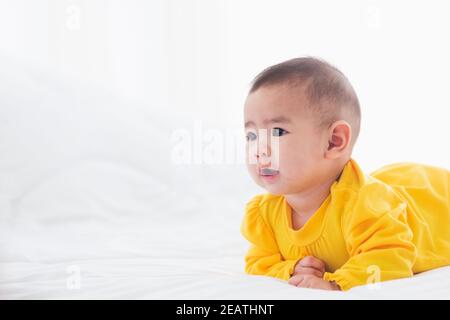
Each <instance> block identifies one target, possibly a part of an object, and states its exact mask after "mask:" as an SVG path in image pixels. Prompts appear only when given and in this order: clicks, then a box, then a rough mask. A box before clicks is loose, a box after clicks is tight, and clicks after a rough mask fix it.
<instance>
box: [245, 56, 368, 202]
mask: <svg viewBox="0 0 450 320" xmlns="http://www.w3.org/2000/svg"><path fill="white" fill-rule="evenodd" d="M244 118H245V130H246V138H247V166H248V169H249V172H250V175H251V176H252V178H253V179H254V180H255V181H256V183H257V184H258V185H260V186H261V187H263V188H265V189H266V190H267V191H269V192H270V193H273V194H283V195H287V194H294V193H300V192H305V191H308V190H313V189H314V188H316V187H320V186H323V185H324V184H325V183H327V182H330V181H334V180H336V178H337V177H338V176H339V174H340V172H341V171H342V168H343V167H344V165H345V163H347V161H348V160H349V159H350V157H351V153H352V149H353V146H354V144H355V142H356V139H357V137H358V133H359V129H360V121H361V111H360V107H359V102H358V97H357V96H356V93H355V91H354V89H353V87H352V86H351V84H350V82H349V81H348V80H347V78H346V77H345V76H344V74H342V72H340V71H339V70H338V69H336V68H335V67H333V66H331V65H330V64H328V63H326V62H324V61H322V60H319V59H316V58H312V57H304V58H296V59H292V60H288V61H285V62H282V63H280V64H277V65H274V66H271V67H269V68H267V69H265V70H264V71H262V72H261V73H260V74H259V75H258V76H256V78H255V79H254V81H253V82H252V86H251V88H250V92H249V94H248V96H247V99H246V101H245V107H244Z"/></svg>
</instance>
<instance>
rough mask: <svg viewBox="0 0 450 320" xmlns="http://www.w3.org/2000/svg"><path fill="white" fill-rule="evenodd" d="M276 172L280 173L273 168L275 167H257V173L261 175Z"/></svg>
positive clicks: (270, 174) (272, 174)
mask: <svg viewBox="0 0 450 320" xmlns="http://www.w3.org/2000/svg"><path fill="white" fill-rule="evenodd" d="M278 173H280V171H278V170H275V169H271V168H262V169H259V174H260V175H261V176H275V175H277V174H278Z"/></svg>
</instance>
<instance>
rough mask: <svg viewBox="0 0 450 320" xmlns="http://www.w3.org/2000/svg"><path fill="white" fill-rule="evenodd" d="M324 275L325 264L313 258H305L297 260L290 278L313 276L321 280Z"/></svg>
mask: <svg viewBox="0 0 450 320" xmlns="http://www.w3.org/2000/svg"><path fill="white" fill-rule="evenodd" d="M324 273H325V263H323V261H322V260H319V259H317V258H316V257H313V256H307V257H304V258H303V259H301V260H299V261H298V262H297V263H296V264H295V267H294V272H293V273H292V276H296V275H301V274H302V275H313V276H316V277H318V278H322V277H323V274H324Z"/></svg>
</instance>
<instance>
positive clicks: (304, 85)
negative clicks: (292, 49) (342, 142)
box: [249, 57, 361, 144]
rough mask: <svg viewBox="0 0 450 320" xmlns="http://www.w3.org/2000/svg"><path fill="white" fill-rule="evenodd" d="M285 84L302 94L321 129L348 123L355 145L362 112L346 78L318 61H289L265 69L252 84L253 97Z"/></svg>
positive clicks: (314, 59)
mask: <svg viewBox="0 0 450 320" xmlns="http://www.w3.org/2000/svg"><path fill="white" fill-rule="evenodd" d="M281 84H286V85H289V86H291V87H293V88H298V89H300V90H303V92H304V93H305V94H306V98H307V99H308V100H309V103H310V106H309V107H310V108H311V109H312V110H311V111H313V114H315V115H317V116H318V119H319V121H320V122H319V125H321V126H327V127H328V126H329V125H331V124H332V123H333V122H334V121H336V120H340V119H343V120H346V121H347V122H349V124H350V125H351V126H352V131H353V134H352V136H353V137H352V144H354V143H355V142H356V139H357V137H358V135H359V130H360V123H361V108H360V105H359V100H358V97H357V95H356V92H355V90H354V89H353V87H352V85H351V84H350V81H349V80H348V79H347V77H346V76H345V75H344V74H343V73H342V72H341V71H340V70H339V69H337V68H336V67H334V66H332V65H331V64H329V63H328V62H326V61H323V60H321V59H319V58H315V57H300V58H294V59H291V60H287V61H284V62H281V63H278V64H275V65H273V66H270V67H268V68H266V69H264V70H263V71H262V72H261V73H259V74H258V75H257V76H256V77H255V79H254V80H253V81H252V83H251V88H250V92H249V93H252V92H254V91H256V90H258V89H259V88H261V87H264V86H271V85H281Z"/></svg>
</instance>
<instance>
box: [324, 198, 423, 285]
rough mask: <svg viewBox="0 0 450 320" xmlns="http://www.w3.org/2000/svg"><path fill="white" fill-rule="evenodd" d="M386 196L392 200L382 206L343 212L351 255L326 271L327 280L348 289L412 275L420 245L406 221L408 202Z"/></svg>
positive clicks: (361, 207) (325, 277)
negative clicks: (417, 243)
mask: <svg viewBox="0 0 450 320" xmlns="http://www.w3.org/2000/svg"><path fill="white" fill-rule="evenodd" d="M361 199H362V200H364V198H363V197H361ZM383 199H388V200H391V201H386V202H385V204H384V205H383V206H380V207H381V208H376V207H374V206H373V205H372V208H371V207H364V206H363V205H361V206H355V211H353V212H351V211H350V212H349V213H348V214H347V215H346V216H344V218H343V222H342V225H343V233H344V237H345V240H346V244H347V250H348V252H349V255H350V259H349V260H348V261H347V262H346V263H345V264H344V265H343V266H341V267H340V268H339V269H337V270H336V271H335V272H333V273H328V272H325V274H324V279H325V280H328V281H336V283H338V284H339V286H340V287H341V288H342V289H343V290H348V289H350V288H352V287H354V286H359V285H365V284H372V283H376V282H379V281H386V280H392V279H399V278H405V277H410V276H412V275H413V271H412V267H413V265H414V262H415V259H416V257H417V249H416V247H415V245H414V244H413V242H412V239H413V234H412V231H411V229H410V228H409V227H408V224H407V212H406V205H405V204H404V203H402V202H401V201H394V200H396V199H389V198H388V197H384V198H383ZM362 200H361V202H363V201H362ZM366 202H367V200H366Z"/></svg>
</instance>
